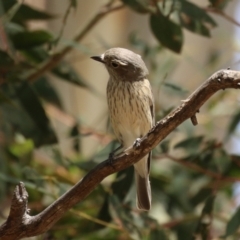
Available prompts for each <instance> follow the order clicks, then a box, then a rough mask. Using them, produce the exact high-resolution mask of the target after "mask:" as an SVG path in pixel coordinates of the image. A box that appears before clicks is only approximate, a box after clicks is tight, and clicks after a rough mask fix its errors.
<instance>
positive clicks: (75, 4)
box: [70, 0, 77, 8]
mask: <svg viewBox="0 0 240 240" xmlns="http://www.w3.org/2000/svg"><path fill="white" fill-rule="evenodd" d="M70 1H71V6H72V7H73V8H77V0H70Z"/></svg>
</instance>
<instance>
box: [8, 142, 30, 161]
mask: <svg viewBox="0 0 240 240" xmlns="http://www.w3.org/2000/svg"><path fill="white" fill-rule="evenodd" d="M33 149H34V143H33V141H32V139H27V140H25V141H24V142H20V143H13V144H11V145H10V146H9V148H8V150H9V151H10V152H11V154H13V155H14V156H16V157H23V156H25V155H27V154H28V153H30V152H32V151H33Z"/></svg>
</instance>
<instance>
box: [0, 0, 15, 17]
mask: <svg viewBox="0 0 240 240" xmlns="http://www.w3.org/2000/svg"><path fill="white" fill-rule="evenodd" d="M17 3H18V2H17V0H7V1H1V2H0V17H1V16H2V15H4V14H5V13H6V12H8V11H9V10H10V9H11V8H12V7H13V6H14V5H15V4H17Z"/></svg>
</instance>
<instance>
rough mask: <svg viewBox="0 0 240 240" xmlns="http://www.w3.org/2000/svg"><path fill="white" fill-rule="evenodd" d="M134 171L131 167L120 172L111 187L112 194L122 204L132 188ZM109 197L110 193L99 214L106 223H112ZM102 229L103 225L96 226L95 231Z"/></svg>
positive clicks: (99, 217)
mask: <svg viewBox="0 0 240 240" xmlns="http://www.w3.org/2000/svg"><path fill="white" fill-rule="evenodd" d="M133 170H134V169H133V168H132V167H130V168H127V169H125V170H123V171H120V172H118V173H117V177H116V180H115V181H114V182H113V183H112V185H111V192H112V193H113V194H114V196H116V197H117V198H118V200H119V201H120V202H123V200H124V198H125V197H126V195H127V194H128V192H129V190H130V188H131V186H132V182H133V176H134V172H133ZM109 196H110V195H109V192H107V194H106V196H105V200H104V203H103V205H102V207H101V209H100V211H99V214H98V219H100V220H102V221H105V222H110V221H111V215H110V213H109ZM102 227H103V226H102V225H96V226H95V229H100V228H102Z"/></svg>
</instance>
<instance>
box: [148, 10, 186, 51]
mask: <svg viewBox="0 0 240 240" xmlns="http://www.w3.org/2000/svg"><path fill="white" fill-rule="evenodd" d="M150 26H151V29H152V32H153V34H154V36H155V37H156V38H157V40H158V41H159V42H160V43H161V44H162V45H163V46H165V47H167V48H168V49H170V50H172V51H174V52H176V53H180V52H181V49H182V45H183V33H182V29H181V27H180V26H179V25H177V24H176V23H174V22H172V21H171V20H170V19H169V18H168V17H165V16H164V15H162V14H161V13H158V14H153V15H151V16H150Z"/></svg>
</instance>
